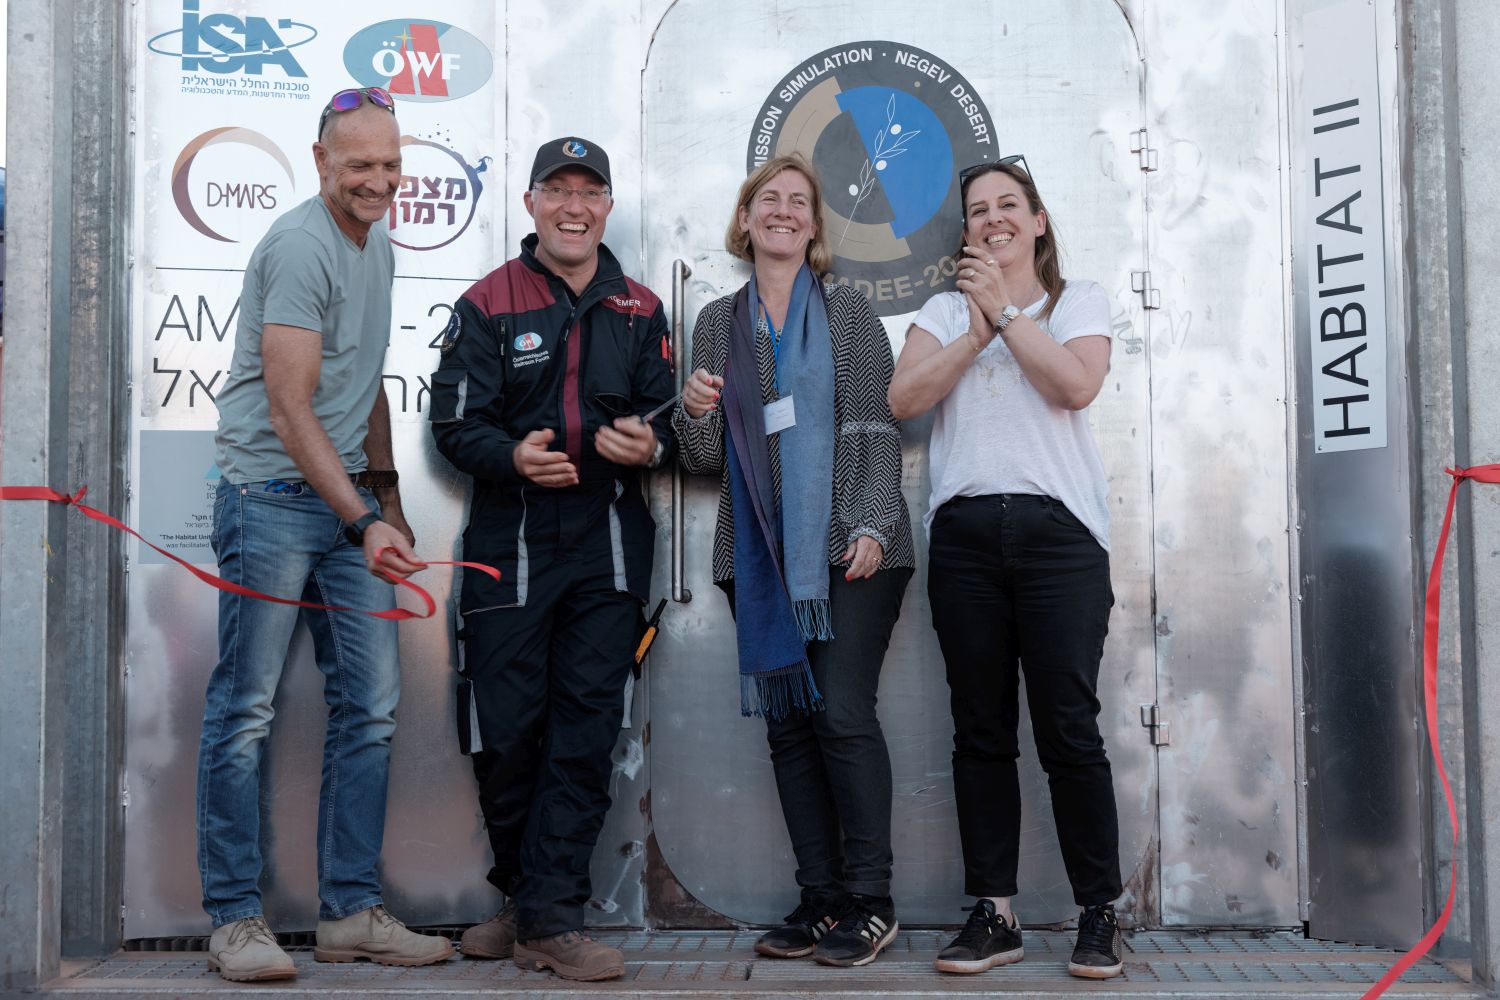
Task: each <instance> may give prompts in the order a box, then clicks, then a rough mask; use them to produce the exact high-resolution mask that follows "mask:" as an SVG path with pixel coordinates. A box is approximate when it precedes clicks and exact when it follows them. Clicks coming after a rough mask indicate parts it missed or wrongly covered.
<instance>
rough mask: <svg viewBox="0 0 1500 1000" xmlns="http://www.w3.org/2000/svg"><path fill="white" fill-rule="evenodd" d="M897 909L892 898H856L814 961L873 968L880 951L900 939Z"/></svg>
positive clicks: (818, 951)
mask: <svg viewBox="0 0 1500 1000" xmlns="http://www.w3.org/2000/svg"><path fill="white" fill-rule="evenodd" d="M898 930H900V925H899V924H897V923H896V907H895V905H894V904H892V903H891V897H889V896H886V897H885V898H884V899H880V898H878V897H875V896H859V895H856V896H853V897H851V898H850V901H849V907H848V909H846V910H845V911H844V913H843V916H841V917H839V922H838V923H837V924H835V925H834V928H833V930H831V931H829V932H828V935H827V936H826V937H824V938H823V940H822V941H819V942H818V947H817V949H816V950H815V951H814V952H813V958H814V959H816V960H817V961H818V963H819V964H821V965H836V966H839V967H840V968H847V967H848V966H851V965H869V964H870V963H871V962H873V961H875V956H876V955H879V954H880V950H881V949H882V948H884V947H885V946H886V945H888V944H890V943H891V942H892V941H894V940H896V931H898Z"/></svg>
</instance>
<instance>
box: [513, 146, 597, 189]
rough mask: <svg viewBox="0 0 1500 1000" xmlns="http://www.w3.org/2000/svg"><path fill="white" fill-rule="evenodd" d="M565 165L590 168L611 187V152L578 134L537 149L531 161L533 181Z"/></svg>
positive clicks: (545, 177) (541, 179)
mask: <svg viewBox="0 0 1500 1000" xmlns="http://www.w3.org/2000/svg"><path fill="white" fill-rule="evenodd" d="M563 167H582V168H584V169H585V170H590V171H592V172H593V173H595V174H596V175H598V177H599V179H600V180H601V181H603V182H604V186H605V187H609V186H610V183H609V154H607V153H605V152H604V147H602V146H600V145H598V144H597V143H593V142H590V141H588V140H587V139H580V138H578V136H576V135H566V136H563V137H562V138H561V139H553V140H552V141H551V142H544V143H542V145H541V146H540V147H539V148H538V149H537V151H536V159H535V160H533V161H532V163H531V181H530V182H529V183H530V184H535V183H536V182H537V181H544V180H546V179H547V178H548V177H551V176H552V175H553V174H555V173H557V171H559V170H561V169H562V168H563Z"/></svg>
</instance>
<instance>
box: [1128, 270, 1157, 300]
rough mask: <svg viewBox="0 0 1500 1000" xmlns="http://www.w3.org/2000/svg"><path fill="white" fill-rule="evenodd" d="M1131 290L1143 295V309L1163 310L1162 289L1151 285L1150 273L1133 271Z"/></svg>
mask: <svg viewBox="0 0 1500 1000" xmlns="http://www.w3.org/2000/svg"><path fill="white" fill-rule="evenodd" d="M1130 290H1131V291H1133V292H1140V293H1141V308H1142V309H1160V308H1161V289H1159V288H1157V287H1156V286H1155V285H1153V284H1152V283H1151V272H1150V271H1131V272H1130Z"/></svg>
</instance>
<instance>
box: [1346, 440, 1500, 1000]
mask: <svg viewBox="0 0 1500 1000" xmlns="http://www.w3.org/2000/svg"><path fill="white" fill-rule="evenodd" d="M1443 471H1444V472H1446V473H1448V475H1450V476H1452V477H1453V488H1452V489H1451V490H1449V491H1448V509H1447V511H1446V512H1444V514H1443V530H1442V531H1441V532H1439V533H1438V543H1437V548H1436V549H1435V550H1434V551H1433V553H1432V571H1431V572H1430V573H1429V574H1428V575H1427V611H1426V614H1425V616H1424V618H1423V622H1422V698H1423V701H1425V702H1426V705H1425V708H1426V711H1427V742H1428V744H1429V746H1430V747H1431V749H1432V759H1433V761H1434V762H1435V763H1436V764H1437V773H1438V779H1439V780H1440V781H1441V782H1442V784H1443V797H1444V798H1445V799H1446V800H1447V802H1448V825H1449V826H1450V827H1452V829H1453V857H1454V863H1453V864H1450V865H1449V866H1448V901H1447V902H1446V903H1444V904H1443V912H1442V913H1441V914H1440V915H1439V916H1438V918H1437V922H1436V923H1435V924H1433V925H1432V926H1431V927H1430V928H1428V931H1427V933H1426V934H1423V935H1422V939H1421V940H1420V941H1418V942H1417V943H1416V944H1415V945H1414V946H1413V947H1412V949H1411V950H1410V951H1408V952H1407V953H1406V954H1405V955H1402V956H1401V957H1400V958H1399V959H1398V960H1397V961H1396V964H1395V965H1393V966H1391V969H1390V971H1389V972H1387V973H1386V974H1385V975H1384V976H1382V977H1380V982H1378V983H1376V984H1375V985H1374V986H1371V987H1370V989H1369V990H1368V991H1366V993H1365V995H1364V998H1363V1000H1374V998H1375V997H1378V996H1380V995H1381V994H1382V993H1384V992H1385V991H1386V990H1387V989H1389V988H1390V986H1391V984H1392V983H1394V982H1395V981H1396V980H1398V979H1400V978H1401V974H1402V973H1403V972H1405V971H1406V970H1407V969H1409V968H1411V967H1412V966H1413V965H1415V964H1416V963H1417V962H1418V961H1419V960H1420V959H1421V958H1422V956H1423V955H1426V954H1427V953H1428V952H1429V951H1431V950H1432V946H1433V945H1435V944H1437V942H1438V939H1439V938H1441V937H1442V936H1443V931H1444V930H1445V929H1447V927H1448V918H1449V917H1451V916H1452V915H1453V892H1454V889H1455V888H1456V887H1455V884H1454V881H1453V872H1454V869H1455V868H1456V867H1457V859H1458V808H1457V807H1456V806H1455V805H1454V804H1453V789H1452V788H1450V787H1449V785H1448V770H1447V768H1445V767H1444V766H1443V747H1442V744H1441V743H1440V742H1439V741H1438V717H1437V652H1438V621H1439V620H1440V619H1441V617H1442V610H1443V554H1444V552H1445V551H1446V550H1447V548H1448V529H1449V527H1450V526H1451V525H1452V523H1453V507H1454V505H1455V504H1456V503H1457V502H1458V488H1459V486H1461V485H1462V484H1463V481H1464V480H1465V479H1472V480H1474V481H1475V482H1479V483H1500V465H1475V466H1471V467H1470V468H1467V469H1464V468H1453V469H1444V470H1443Z"/></svg>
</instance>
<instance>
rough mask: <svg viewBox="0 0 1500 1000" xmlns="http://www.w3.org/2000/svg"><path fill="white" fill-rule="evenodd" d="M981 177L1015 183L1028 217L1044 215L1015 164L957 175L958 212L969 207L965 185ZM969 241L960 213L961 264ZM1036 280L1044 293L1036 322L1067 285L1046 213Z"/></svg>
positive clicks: (993, 165)
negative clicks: (1000, 176)
mask: <svg viewBox="0 0 1500 1000" xmlns="http://www.w3.org/2000/svg"><path fill="white" fill-rule="evenodd" d="M985 174H1004V175H1005V176H1007V177H1009V178H1010V179H1011V180H1013V181H1015V182H1016V183H1017V184H1018V185H1020V187H1021V194H1023V195H1025V197H1026V205H1027V207H1028V208H1030V209H1031V214H1032V215H1040V214H1041V213H1043V212H1047V206H1046V205H1043V204H1042V196H1041V194H1040V193H1039V192H1038V191H1037V189H1036V181H1034V180H1032V179H1031V175H1030V174H1029V173H1027V172H1026V170H1025V168H1024V167H1021V166H1019V165H1017V164H1015V163H999V162H996V163H990V164H986V165H985V166H984V167H983V168H980V169H973V170H970V171H968V172H966V173H964V174H960V175H959V176H960V180H959V185H958V203H959V206H960V208H965V206H967V205H968V203H969V185H970V184H973V183H974V181H976V180H977V179H979V178H980V177H983V176H984V175H985ZM968 238H969V215H968V211H967V209H966V208H965V210H964V229H963V237H962V238H961V239H960V240H959V243H958V257H957V259H958V260H960V261H962V260H963V253H964V250H963V248H964V244H965V243H966V242H967V241H968ZM1034 264H1035V267H1036V280H1037V283H1038V284H1040V285H1041V286H1042V291H1044V292H1046V293H1047V304H1046V305H1045V306H1043V307H1042V311H1041V312H1040V313H1039V314H1038V316H1037V318H1038V319H1046V318H1047V317H1048V316H1050V315H1052V310H1053V309H1054V308H1056V306H1057V300H1058V299H1059V298H1061V297H1062V292H1063V287H1064V286H1065V285H1066V284H1067V282H1066V281H1064V280H1063V276H1062V248H1061V244H1060V242H1059V240H1058V238H1057V226H1056V225H1054V224H1053V221H1052V213H1051V212H1047V225H1046V227H1045V228H1044V229H1043V230H1042V235H1040V236H1038V237H1037V238H1036V257H1035V260H1034Z"/></svg>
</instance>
